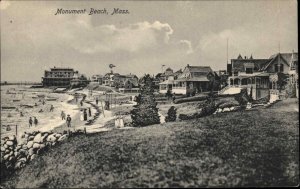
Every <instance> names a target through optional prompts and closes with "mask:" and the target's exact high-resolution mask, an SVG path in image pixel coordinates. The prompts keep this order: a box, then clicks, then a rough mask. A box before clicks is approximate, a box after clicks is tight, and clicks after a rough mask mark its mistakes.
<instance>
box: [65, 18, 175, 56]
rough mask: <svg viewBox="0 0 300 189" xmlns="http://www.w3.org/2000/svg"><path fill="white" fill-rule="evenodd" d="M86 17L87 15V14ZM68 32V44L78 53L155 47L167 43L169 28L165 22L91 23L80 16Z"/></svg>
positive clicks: (133, 50) (170, 30) (137, 49)
mask: <svg viewBox="0 0 300 189" xmlns="http://www.w3.org/2000/svg"><path fill="white" fill-rule="evenodd" d="M89 18H90V17H89ZM72 25H73V28H74V29H73V30H70V31H69V32H70V33H69V42H70V43H69V44H70V45H71V46H72V47H73V48H75V49H76V50H78V51H79V52H81V53H86V54H95V53H99V52H104V53H113V52H116V51H127V52H131V53H135V52H138V51H140V50H146V49H151V48H157V47H158V46H163V45H166V44H168V43H169V40H170V35H172V33H173V29H172V28H171V26H170V25H169V24H168V23H161V22H159V21H155V22H153V23H150V22H147V21H145V22H138V23H134V24H129V25H127V26H125V27H117V26H115V25H100V26H93V25H92V24H91V22H90V20H89V19H85V17H83V16H81V17H80V19H77V20H76V22H75V23H74V24H72Z"/></svg>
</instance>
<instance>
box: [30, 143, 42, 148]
mask: <svg viewBox="0 0 300 189" xmlns="http://www.w3.org/2000/svg"><path fill="white" fill-rule="evenodd" d="M32 148H34V149H38V148H40V144H39V143H33V145H32Z"/></svg>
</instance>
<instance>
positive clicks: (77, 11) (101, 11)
mask: <svg viewBox="0 0 300 189" xmlns="http://www.w3.org/2000/svg"><path fill="white" fill-rule="evenodd" d="M87 13H88V15H94V14H106V15H108V14H110V15H115V14H129V13H130V12H129V10H127V9H120V8H113V10H112V11H111V12H110V11H108V10H107V9H106V8H102V9H94V8H90V10H89V11H87V9H63V8H58V9H57V10H56V12H55V14H54V15H59V14H87Z"/></svg>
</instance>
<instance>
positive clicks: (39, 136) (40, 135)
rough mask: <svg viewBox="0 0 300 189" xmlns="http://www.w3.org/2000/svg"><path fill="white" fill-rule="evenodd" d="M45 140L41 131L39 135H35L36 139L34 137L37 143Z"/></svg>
mask: <svg viewBox="0 0 300 189" xmlns="http://www.w3.org/2000/svg"><path fill="white" fill-rule="evenodd" d="M42 141H43V140H42V134H41V133H38V134H37V135H35V137H34V139H33V142H36V143H41V142H42Z"/></svg>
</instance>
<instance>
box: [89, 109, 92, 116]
mask: <svg viewBox="0 0 300 189" xmlns="http://www.w3.org/2000/svg"><path fill="white" fill-rule="evenodd" d="M91 116H92V111H91V108H89V117H91Z"/></svg>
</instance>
